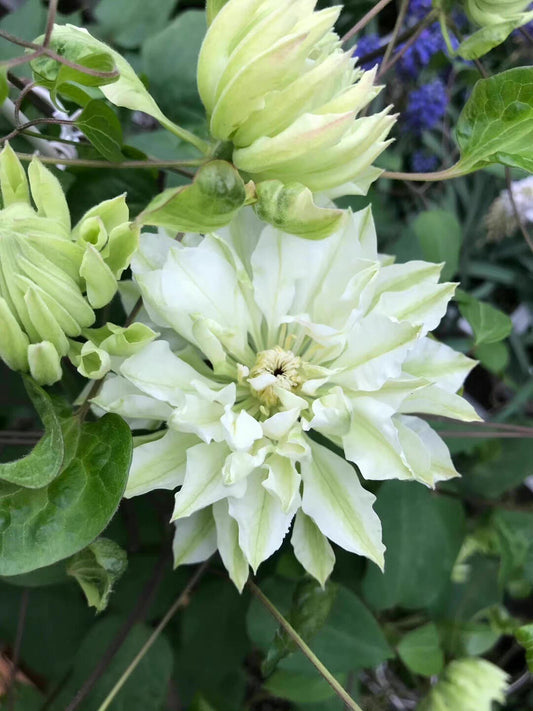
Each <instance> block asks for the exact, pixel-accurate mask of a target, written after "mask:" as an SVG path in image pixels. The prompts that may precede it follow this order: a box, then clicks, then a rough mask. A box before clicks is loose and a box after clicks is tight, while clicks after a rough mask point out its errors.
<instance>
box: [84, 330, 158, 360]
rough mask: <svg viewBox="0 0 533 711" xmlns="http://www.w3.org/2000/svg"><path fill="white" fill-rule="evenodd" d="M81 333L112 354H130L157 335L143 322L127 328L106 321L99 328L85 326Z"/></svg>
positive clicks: (122, 355)
mask: <svg viewBox="0 0 533 711" xmlns="http://www.w3.org/2000/svg"><path fill="white" fill-rule="evenodd" d="M83 335H84V336H85V337H86V338H88V339H89V340H90V341H92V342H93V343H94V344H95V345H97V346H98V347H99V348H101V349H102V350H104V351H106V352H107V353H109V355H112V356H120V357H125V356H130V355H133V354H134V353H137V352H138V351H139V350H141V349H142V348H143V347H144V346H145V345H147V344H148V343H151V342H152V341H153V340H154V339H155V338H157V336H158V335H159V334H158V333H156V332H155V331H152V329H151V328H150V327H149V326H146V325H145V324H144V323H132V324H131V325H130V326H128V327H127V328H124V327H122V326H116V325H115V324H114V323H107V324H106V325H105V326H102V327H101V328H87V329H85V331H84V332H83Z"/></svg>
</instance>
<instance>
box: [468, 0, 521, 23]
mask: <svg viewBox="0 0 533 711" xmlns="http://www.w3.org/2000/svg"><path fill="white" fill-rule="evenodd" d="M529 5H530V0H465V9H466V12H467V14H468V16H469V17H470V19H471V20H472V21H473V22H475V23H476V24H478V25H480V26H481V27H485V26H487V25H497V24H500V23H502V22H507V21H512V20H518V19H519V17H520V15H521V14H522V13H523V12H524V10H525V9H526V8H527V7H528V6H529Z"/></svg>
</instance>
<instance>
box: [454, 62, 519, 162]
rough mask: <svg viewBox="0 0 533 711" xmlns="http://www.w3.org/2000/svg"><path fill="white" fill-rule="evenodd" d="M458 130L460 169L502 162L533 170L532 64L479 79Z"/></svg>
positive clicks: (458, 123)
mask: <svg viewBox="0 0 533 711" xmlns="http://www.w3.org/2000/svg"><path fill="white" fill-rule="evenodd" d="M456 131H457V141H458V143H459V147H460V149H461V159H460V161H459V163H458V164H457V166H456V167H457V170H458V171H460V172H462V173H469V172H472V171H473V170H478V169H479V168H483V167H484V166H486V165H489V164H490V163H503V164H504V165H508V166H512V167H517V168H523V169H524V170H527V171H528V172H530V173H531V172H533V67H517V68H515V69H509V70H508V71H506V72H502V73H501V74H496V75H495V76H492V77H490V78H488V79H480V80H479V81H478V82H477V84H476V85H475V86H474V89H473V91H472V94H471V96H470V98H469V99H468V101H467V102H466V105H465V107H464V109H463V110H462V112H461V115H460V116H459V120H458V122H457V128H456Z"/></svg>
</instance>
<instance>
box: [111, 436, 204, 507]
mask: <svg viewBox="0 0 533 711" xmlns="http://www.w3.org/2000/svg"><path fill="white" fill-rule="evenodd" d="M195 444H198V439H197V437H194V436H193V435H185V434H181V433H178V432H172V430H167V431H166V432H165V433H164V434H163V436H162V437H159V438H158V439H156V440H153V441H151V442H145V443H144V444H140V445H138V446H136V447H135V448H134V450H133V459H132V462H131V469H130V474H129V478H128V483H127V486H126V492H125V494H124V496H126V498H129V497H131V496H139V495H140V494H145V493H146V492H148V491H152V490H153V489H176V488H177V487H178V486H181V485H182V484H183V479H184V477H185V462H186V459H187V449H188V448H189V447H193V446H194V445H195Z"/></svg>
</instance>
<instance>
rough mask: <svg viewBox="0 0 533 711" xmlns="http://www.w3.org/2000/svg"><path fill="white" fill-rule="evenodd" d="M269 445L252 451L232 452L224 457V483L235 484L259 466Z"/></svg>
mask: <svg viewBox="0 0 533 711" xmlns="http://www.w3.org/2000/svg"><path fill="white" fill-rule="evenodd" d="M269 449H270V447H266V446H265V447H261V446H259V449H258V450H257V451H256V452H255V453H254V454H251V453H249V452H232V453H231V454H230V455H228V456H227V457H226V461H225V462H224V466H223V467H222V476H223V477H224V483H225V484H228V485H229V484H235V483H236V482H238V481H240V480H241V479H245V478H246V477H247V476H248V474H250V473H251V472H253V471H254V469H257V467H260V466H261V464H263V462H264V461H265V457H266V455H267V452H268V450H269Z"/></svg>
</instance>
